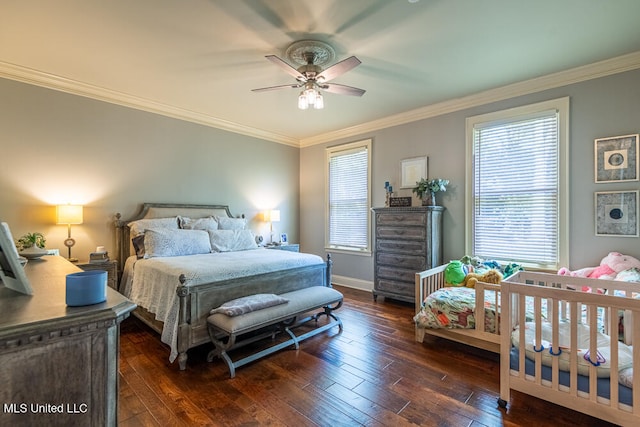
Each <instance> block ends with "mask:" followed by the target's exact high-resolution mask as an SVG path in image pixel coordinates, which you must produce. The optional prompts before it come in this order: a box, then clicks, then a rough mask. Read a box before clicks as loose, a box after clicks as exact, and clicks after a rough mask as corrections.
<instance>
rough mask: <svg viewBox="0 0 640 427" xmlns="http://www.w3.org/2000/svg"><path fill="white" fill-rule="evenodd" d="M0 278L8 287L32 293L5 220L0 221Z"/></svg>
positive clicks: (27, 293)
mask: <svg viewBox="0 0 640 427" xmlns="http://www.w3.org/2000/svg"><path fill="white" fill-rule="evenodd" d="M0 279H2V283H4V285H5V286H6V287H7V288H9V289H12V290H14V291H16V292H20V293H22V294H26V295H33V288H32V287H31V283H29V279H27V275H26V274H25V272H24V267H22V265H21V264H20V260H19V255H18V250H17V249H16V246H15V244H14V243H13V236H12V235H11V230H10V229H9V224H7V223H6V222H2V223H0Z"/></svg>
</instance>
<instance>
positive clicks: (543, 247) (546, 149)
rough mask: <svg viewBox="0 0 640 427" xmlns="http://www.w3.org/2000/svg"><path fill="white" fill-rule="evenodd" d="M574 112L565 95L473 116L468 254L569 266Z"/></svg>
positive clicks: (553, 267)
mask: <svg viewBox="0 0 640 427" xmlns="http://www.w3.org/2000/svg"><path fill="white" fill-rule="evenodd" d="M568 114H569V99H568V98H562V99H557V100H553V101H547V102H542V103H539V104H534V105H529V106H525V107H519V108H513V109H510V110H505V111H499V112H495V113H490V114H484V115H481V116H475V117H470V118H468V119H467V163H468V164H467V166H468V167H467V174H468V176H467V188H468V191H467V206H468V208H467V220H466V223H467V233H466V239H467V242H466V251H467V253H470V254H473V255H475V256H479V257H482V258H486V259H495V260H496V261H502V262H511V261H513V262H517V263H520V264H523V265H524V266H526V267H529V268H539V269H549V270H557V269H558V268H559V266H560V265H567V263H568V243H569V242H568V224H567V215H568V200H569V194H568V183H567V181H568V180H567V175H568V170H569V165H568V145H569V143H568V130H567V129H568V125H569V123H568V120H569V115H568Z"/></svg>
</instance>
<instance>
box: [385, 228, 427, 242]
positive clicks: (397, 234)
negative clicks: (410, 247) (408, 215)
mask: <svg viewBox="0 0 640 427" xmlns="http://www.w3.org/2000/svg"><path fill="white" fill-rule="evenodd" d="M376 238H383V239H385V238H386V239H414V240H424V239H426V238H427V229H426V228H425V227H399V226H391V225H381V226H380V227H377V228H376Z"/></svg>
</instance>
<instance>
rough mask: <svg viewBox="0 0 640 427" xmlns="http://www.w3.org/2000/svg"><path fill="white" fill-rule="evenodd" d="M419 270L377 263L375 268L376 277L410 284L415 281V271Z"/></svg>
mask: <svg viewBox="0 0 640 427" xmlns="http://www.w3.org/2000/svg"><path fill="white" fill-rule="evenodd" d="M418 271H419V270H405V269H400V268H395V267H391V266H383V265H379V266H378V267H377V268H376V273H377V277H378V278H380V279H391V280H393V281H398V282H407V283H411V284H412V286H413V284H414V283H415V281H416V273H417V272H418Z"/></svg>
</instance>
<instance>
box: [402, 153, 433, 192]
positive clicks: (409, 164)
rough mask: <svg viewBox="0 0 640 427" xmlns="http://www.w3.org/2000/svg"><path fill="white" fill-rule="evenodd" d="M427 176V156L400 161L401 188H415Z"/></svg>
mask: <svg viewBox="0 0 640 427" xmlns="http://www.w3.org/2000/svg"><path fill="white" fill-rule="evenodd" d="M426 177H427V157H426V156H423V157H413V158H411V159H404V160H401V161H400V188H413V187H415V186H416V182H418V181H420V180H421V179H422V178H426Z"/></svg>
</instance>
